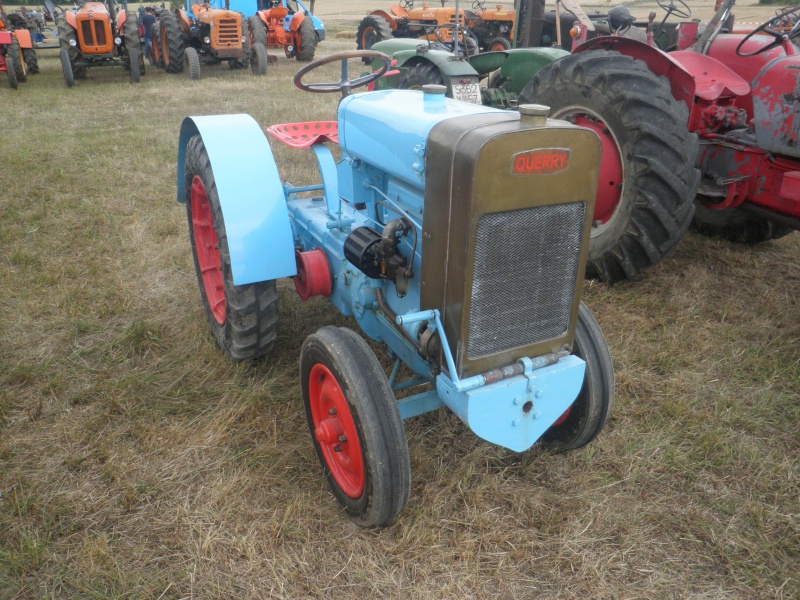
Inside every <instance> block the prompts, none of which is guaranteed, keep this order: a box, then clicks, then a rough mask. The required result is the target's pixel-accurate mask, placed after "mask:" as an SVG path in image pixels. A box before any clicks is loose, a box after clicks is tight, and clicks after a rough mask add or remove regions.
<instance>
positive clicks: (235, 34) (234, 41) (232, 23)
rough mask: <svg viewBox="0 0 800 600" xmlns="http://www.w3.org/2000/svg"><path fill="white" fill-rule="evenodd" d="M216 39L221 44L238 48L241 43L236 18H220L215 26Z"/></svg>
mask: <svg viewBox="0 0 800 600" xmlns="http://www.w3.org/2000/svg"><path fill="white" fill-rule="evenodd" d="M217 41H218V42H219V44H220V45H221V46H229V47H235V48H238V47H239V46H241V45H242V34H241V33H240V30H239V22H238V21H237V20H236V19H220V20H219V25H218V27H217Z"/></svg>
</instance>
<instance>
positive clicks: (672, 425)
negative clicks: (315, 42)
mask: <svg viewBox="0 0 800 600" xmlns="http://www.w3.org/2000/svg"><path fill="white" fill-rule="evenodd" d="M328 1H329V0H320V1H319V2H318V3H317V4H318V9H320V10H319V12H323V13H324V12H325V11H327V10H328V7H327V2H328ZM359 6H360V5H359ZM323 9H324V10H323ZM766 11H767V14H771V13H772V9H769V8H767V9H766ZM636 12H637V13H638V9H637V11H636ZM357 14H358V13H357ZM330 25H331V28H332V29H335V28H336V27H340V28H343V29H344V30H345V31H350V33H352V31H353V30H354V27H351V25H350V24H347V23H344V24H342V25H334V22H332V23H331V24H330ZM348 27H351V29H350V30H348V29H347V28H348ZM329 35H330V39H329V40H327V41H326V42H324V43H323V44H322V45H321V46H320V54H325V53H332V52H334V51H339V50H349V49H352V48H353V47H354V44H353V42H352V37H349V38H348V37H347V34H345V35H344V37H342V38H337V36H336V33H335V31H331V33H330V34H329ZM40 62H41V67H42V72H41V73H40V74H39V75H35V76H32V77H30V79H29V82H28V83H26V84H21V85H20V89H19V90H18V91H17V92H16V93H12V92H11V91H9V90H8V89H7V87H6V86H5V82H4V81H3V83H2V85H0V110H1V111H2V115H3V124H4V126H3V130H2V145H0V222H1V223H2V227H0V267H1V268H2V273H3V277H2V293H0V598H3V599H6V598H8V599H12V598H26V599H27V598H98V599H99V598H103V599H105V598H153V599H156V598H164V599H167V598H171V599H177V598H226V599H227V598H269V597H274V598H321V597H325V598H331V597H335V598H348V599H349V598H353V599H362V598H534V597H537V598H581V599H583V598H614V599H617V598H626V599H627V598H630V599H633V598H642V599H650V598H684V597H685V598H709V599H711V598H714V599H716V598H720V599H722V598H725V599H728V598H747V599H749V598H787V599H788V598H800V576H798V573H800V433H798V432H799V431H800V234H793V235H790V236H789V237H786V238H784V239H781V240H778V241H776V242H771V243H767V244H764V245H761V246H757V247H744V246H739V245H734V244H729V243H727V242H721V241H718V240H712V239H707V238H703V237H700V236H698V235H696V234H693V233H689V234H687V236H686V238H685V239H684V240H683V241H682V242H681V244H680V246H679V247H678V249H677V251H676V252H675V253H674V254H673V255H672V256H671V257H670V258H669V259H668V260H667V261H666V262H664V263H663V264H662V265H661V266H659V267H658V268H656V269H655V270H653V271H652V272H650V273H648V274H647V276H646V277H644V279H643V280H642V281H639V282H635V283H625V284H620V285H616V286H614V287H608V286H606V285H602V284H597V283H591V282H587V283H586V284H585V287H584V291H585V296H584V299H585V301H586V303H587V304H588V305H589V306H590V308H591V309H592V310H593V311H594V313H595V315H596V317H597V318H598V320H599V322H600V325H601V326H602V327H603V330H604V332H605V335H606V337H607V339H608V342H609V346H610V348H611V353H612V356H613V358H614V362H615V368H616V377H617V405H616V412H615V414H614V416H613V418H612V420H611V422H610V424H609V425H608V427H607V428H606V430H605V431H604V432H603V433H602V434H601V435H600V437H599V438H598V439H597V440H596V442H595V443H593V444H592V445H590V446H588V447H586V448H584V449H582V450H580V451H576V452H573V453H570V454H565V455H559V454H552V453H547V452H544V451H541V450H539V449H537V448H534V449H533V450H531V451H529V452H527V453H524V454H522V455H518V454H514V453H512V452H509V451H505V450H502V449H499V448H496V447H492V446H490V445H489V444H487V443H484V442H481V441H480V440H478V439H477V438H476V437H475V436H474V435H473V434H472V433H471V432H470V431H469V430H468V429H467V428H466V427H465V426H464V425H462V423H461V422H460V421H459V420H458V418H457V417H455V416H454V415H453V414H451V413H449V412H447V411H445V410H441V411H439V412H435V413H431V414H427V415H424V416H421V417H417V418H414V419H411V420H409V421H408V422H407V423H406V432H407V435H408V440H409V447H410V451H411V464H412V495H411V500H410V502H409V505H408V507H407V509H406V510H405V512H404V513H403V514H402V515H401V516H400V518H399V519H398V521H397V522H396V523H395V524H394V525H392V526H391V527H389V528H387V529H383V530H377V531H365V530H360V529H358V528H357V527H355V526H354V525H352V524H351V523H350V522H349V521H348V520H347V519H346V518H345V517H344V516H343V515H342V514H340V512H339V510H338V508H337V504H336V503H335V501H334V499H333V497H332V496H331V495H330V494H329V492H328V490H327V488H326V484H325V482H324V480H323V477H322V473H321V468H320V467H319V465H318V463H317V459H316V456H315V455H314V451H313V448H312V445H311V440H310V437H309V434H308V432H307V427H306V424H305V417H304V414H303V409H302V399H301V394H300V386H299V382H298V365H297V359H298V355H299V349H300V346H301V344H302V341H303V339H304V338H305V337H306V336H307V335H309V334H310V333H312V332H314V331H315V330H316V329H318V328H319V327H322V326H324V325H328V324H332V323H333V324H345V325H348V324H349V325H350V326H354V324H352V323H349V322H348V321H347V320H345V319H343V318H341V317H339V316H338V315H337V314H336V312H335V311H334V310H333V309H332V308H331V307H330V305H329V304H327V303H326V302H325V301H323V300H319V299H317V300H314V301H310V302H307V303H303V302H301V301H300V300H299V298H298V297H297V295H296V293H295V292H294V289H293V285H292V283H291V282H290V281H283V282H281V284H280V285H279V288H280V292H281V296H280V310H281V317H280V325H279V331H278V343H277V350H276V351H275V352H274V353H273V354H272V355H271V356H269V357H267V358H265V359H263V360H260V361H258V362H255V363H248V364H238V365H233V364H231V363H229V362H227V361H226V359H225V358H224V356H223V355H222V353H221V352H220V351H218V349H217V348H216V347H215V345H214V342H213V340H212V339H211V337H210V335H209V334H208V332H207V328H206V323H205V320H204V315H203V310H202V306H201V303H200V295H199V292H198V289H197V284H196V280H195V275H194V267H193V265H192V259H191V253H190V248H189V240H188V235H187V227H186V217H185V212H184V209H183V207H182V205H180V204H178V203H177V202H176V201H175V160H176V147H177V139H178V130H179V127H180V123H181V121H182V119H183V118H184V117H185V116H186V115H198V114H217V113H234V112H246V113H249V114H252V115H253V116H254V117H255V118H256V119H257V120H258V121H259V122H260V123H262V124H263V125H265V126H266V125H267V124H271V123H278V122H286V121H293V120H310V119H329V118H333V117H334V114H335V113H334V111H335V107H336V103H337V99H338V98H337V97H335V96H330V95H329V96H320V95H310V94H304V93H302V92H300V91H299V90H296V89H295V88H294V87H293V86H292V84H291V75H292V74H293V73H294V71H295V70H296V69H297V67H298V63H296V62H295V61H289V60H287V59H285V58H282V57H281V58H280V59H279V62H278V64H277V65H271V66H270V70H269V72H268V74H267V76H266V77H264V78H256V77H254V76H252V75H251V74H250V73H249V71H248V72H230V71H229V70H228V69H227V68H219V67H217V68H214V67H209V68H205V69H204V79H203V80H202V81H201V82H197V83H195V82H188V81H187V80H185V79H184V78H183V77H180V76H169V75H166V74H165V73H163V72H157V71H154V70H150V69H148V73H147V75H146V76H145V77H144V78H143V82H142V83H141V84H140V85H138V86H131V85H130V84H129V83H128V82H127V80H126V77H125V74H124V73H123V72H122V71H121V70H119V71H118V70H112V69H108V70H102V69H95V70H90V72H89V77H88V79H87V80H85V81H79V82H78V83H77V85H76V87H75V88H73V89H71V90H67V89H66V88H65V87H64V85H63V81H62V79H61V72H60V64H59V62H58V58H57V53H56V51H54V50H49V51H42V52H41V53H40ZM376 134H378V135H379V134H380V132H376ZM275 146H276V144H273V147H275ZM275 153H276V158H277V160H278V162H279V168H280V169H281V173H282V174H283V175H284V176H285V177H286V178H287V179H289V180H290V181H292V182H293V183H298V184H299V183H303V182H312V181H313V180H314V173H313V170H312V166H313V159H312V156H311V153H310V152H309V151H300V150H288V149H284V148H275ZM266 258H268V257H266Z"/></svg>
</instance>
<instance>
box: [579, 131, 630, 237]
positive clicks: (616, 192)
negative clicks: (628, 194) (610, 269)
mask: <svg viewBox="0 0 800 600" xmlns="http://www.w3.org/2000/svg"><path fill="white" fill-rule="evenodd" d="M574 123H575V125H580V126H581V127H586V128H587V129H591V130H592V131H594V132H595V133H596V134H597V135H598V136H600V145H601V147H602V151H603V154H602V158H601V159H600V177H599V178H598V180H597V200H596V201H595V205H594V217H593V218H592V221H593V222H594V223H597V222H598V221H599V222H600V223H602V224H603V225H605V224H607V223H608V222H609V221H610V220H611V218H612V217H613V216H614V212H615V211H616V210H617V207H618V206H619V201H620V198H622V160H621V159H620V156H619V148H618V147H617V142H616V140H615V139H614V136H613V135H612V133H611V131H610V130H609V128H608V127H607V126H606V124H605V123H603V122H602V121H601V120H599V119H596V118H592V117H590V116H588V115H576V116H575V118H574Z"/></svg>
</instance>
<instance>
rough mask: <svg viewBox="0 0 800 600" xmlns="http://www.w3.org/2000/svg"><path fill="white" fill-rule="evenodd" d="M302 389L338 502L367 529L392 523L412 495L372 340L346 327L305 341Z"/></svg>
mask: <svg viewBox="0 0 800 600" xmlns="http://www.w3.org/2000/svg"><path fill="white" fill-rule="evenodd" d="M300 385H301V387H302V390H303V401H304V406H305V410H306V419H307V421H308V427H309V430H310V431H311V438H312V440H313V443H314V449H315V450H316V452H317V457H318V458H319V461H320V463H321V464H322V469H323V471H324V473H325V478H326V480H327V481H328V486H329V487H330V489H331V492H332V493H333V495H334V497H335V498H336V500H337V501H338V502H339V504H341V505H342V507H344V509H345V512H346V513H347V515H348V516H349V517H350V518H351V519H352V520H353V521H354V522H355V523H356V524H357V525H360V526H362V527H383V526H386V525H389V524H390V523H391V522H392V521H393V520H394V519H395V517H397V515H398V514H400V512H401V511H402V510H403V508H405V506H406V504H407V502H408V496H409V493H410V491H411V461H410V458H409V453H408V444H407V442H406V436H405V431H404V429H403V420H402V418H401V417H400V411H399V410H398V409H397V402H396V401H395V398H394V394H393V393H392V389H391V387H390V386H389V381H388V380H387V379H386V374H385V373H384V371H383V368H382V367H381V364H380V362H378V359H377V358H376V356H375V354H374V353H373V352H372V350H370V348H369V346H368V345H367V343H366V342H365V341H364V340H363V339H362V338H361V337H360V336H359V335H357V334H356V333H355V332H353V331H351V330H350V329H346V328H344V327H342V328H337V327H323V328H322V329H320V330H319V331H317V332H316V333H315V334H313V335H310V336H308V337H307V338H306V340H305V342H303V348H302V350H301V351H300Z"/></svg>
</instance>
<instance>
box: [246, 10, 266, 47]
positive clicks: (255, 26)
mask: <svg viewBox="0 0 800 600" xmlns="http://www.w3.org/2000/svg"><path fill="white" fill-rule="evenodd" d="M247 25H248V26H249V28H250V38H251V40H252V44H251V46H252V47H253V48H255V47H256V44H261V45H262V46H264V48H266V47H267V46H268V45H269V44H268V42H267V26H266V25H265V24H264V21H262V20H261V19H260V18H259V17H258V15H253V16H252V17H248V19H247Z"/></svg>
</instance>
